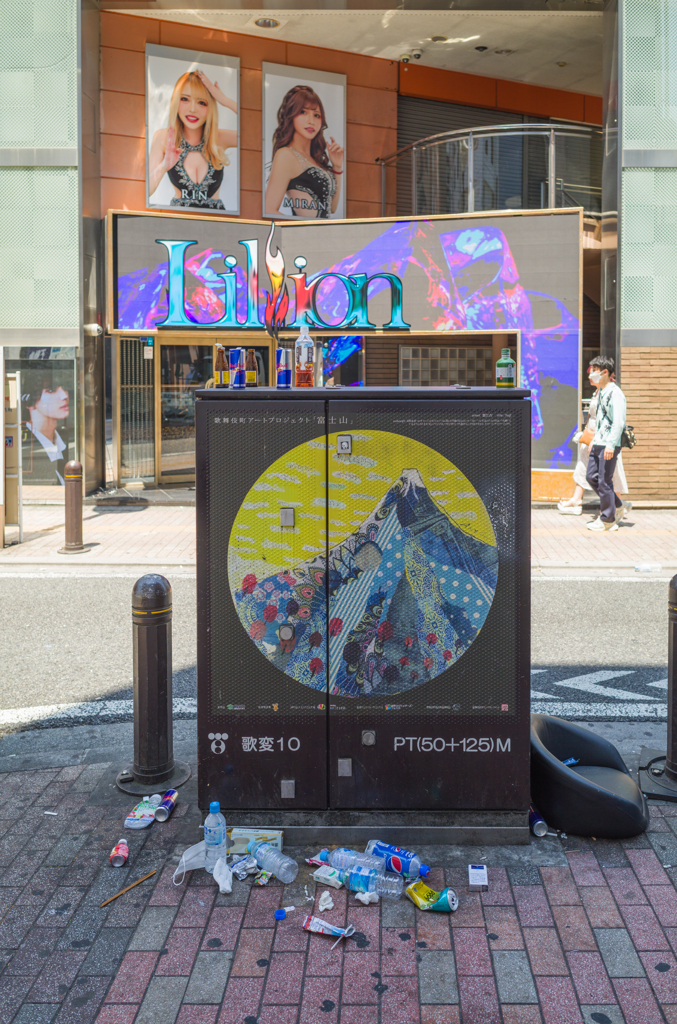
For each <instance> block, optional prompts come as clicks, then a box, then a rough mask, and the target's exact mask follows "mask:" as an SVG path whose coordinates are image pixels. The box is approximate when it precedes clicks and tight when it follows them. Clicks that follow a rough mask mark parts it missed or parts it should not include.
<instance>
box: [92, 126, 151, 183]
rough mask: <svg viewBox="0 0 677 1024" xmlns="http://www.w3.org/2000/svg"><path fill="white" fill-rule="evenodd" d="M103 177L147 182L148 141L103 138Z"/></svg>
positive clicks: (116, 136) (126, 138)
mask: <svg viewBox="0 0 677 1024" xmlns="http://www.w3.org/2000/svg"><path fill="white" fill-rule="evenodd" d="M101 177H102V178H133V179H135V180H137V181H139V180H140V181H145V180H146V140H145V139H134V138H129V137H127V136H124V135H102V136H101Z"/></svg>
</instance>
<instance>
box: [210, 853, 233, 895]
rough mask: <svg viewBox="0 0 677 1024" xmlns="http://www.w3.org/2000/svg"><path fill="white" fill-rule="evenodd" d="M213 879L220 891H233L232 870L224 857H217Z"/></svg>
mask: <svg viewBox="0 0 677 1024" xmlns="http://www.w3.org/2000/svg"><path fill="white" fill-rule="evenodd" d="M214 881H215V882H216V884H217V885H218V887H219V892H220V893H228V892H232V891H233V872H232V871H231V870H230V868H229V867H228V865H227V863H226V860H225V858H224V857H219V859H218V860H217V862H216V864H215V865H214Z"/></svg>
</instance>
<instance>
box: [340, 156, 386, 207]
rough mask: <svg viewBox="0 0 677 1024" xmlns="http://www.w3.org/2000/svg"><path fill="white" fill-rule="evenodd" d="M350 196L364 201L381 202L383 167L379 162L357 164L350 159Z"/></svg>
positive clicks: (347, 173) (347, 174)
mask: <svg viewBox="0 0 677 1024" xmlns="http://www.w3.org/2000/svg"><path fill="white" fill-rule="evenodd" d="M346 177H347V179H348V198H351V199H352V198H354V199H359V200H361V201H363V202H369V203H379V204H380V202H381V168H380V167H379V166H378V164H356V163H352V162H351V161H348V164H347V166H346Z"/></svg>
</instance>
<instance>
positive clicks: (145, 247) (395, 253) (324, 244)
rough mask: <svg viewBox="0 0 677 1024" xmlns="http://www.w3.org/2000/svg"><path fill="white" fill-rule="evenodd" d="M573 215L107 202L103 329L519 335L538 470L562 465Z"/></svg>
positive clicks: (570, 374) (577, 272)
mask: <svg viewBox="0 0 677 1024" xmlns="http://www.w3.org/2000/svg"><path fill="white" fill-rule="evenodd" d="M582 215H583V214H582V210H581V209H579V208H576V209H570V210H567V209H564V210H533V211H525V212H523V213H521V214H516V213H515V212H514V211H510V212H508V211H506V212H499V213H489V214H487V213H476V214H456V215H449V216H438V217H428V218H424V217H418V218H374V219H365V220H349V221H326V220H324V221H318V220H313V221H304V222H300V221H298V220H296V221H282V222H276V221H272V222H271V221H246V220H242V219H231V218H224V217H213V216H212V217H197V216H193V217H190V218H188V217H185V216H182V215H172V214H155V213H130V212H125V211H119V212H118V211H110V212H109V214H108V268H107V271H108V307H107V308H108V330H109V331H110V332H111V333H118V334H119V333H133V334H138V333H143V334H148V333H153V332H158V331H159V332H165V331H172V332H178V333H180V332H186V331H189V332H192V333H193V334H200V335H203V336H208V335H210V334H211V335H212V337H213V338H214V339H216V337H217V336H223V335H224V333H225V334H228V335H229V336H230V337H231V338H237V336H238V335H242V336H243V340H244V338H245V337H249V338H253V337H255V336H256V335H257V334H258V335H259V336H261V335H263V334H264V332H266V333H267V334H268V335H272V336H273V337H277V336H278V335H279V334H280V333H282V334H284V333H285V332H287V333H289V334H296V333H297V332H298V331H299V329H300V328H301V327H302V326H303V325H304V324H305V325H306V326H307V327H308V328H309V329H310V330H312V331H313V332H314V333H320V334H324V335H328V336H330V335H336V333H337V332H340V334H341V335H359V336H366V337H369V335H373V334H375V333H378V334H379V336H381V337H382V336H388V335H392V336H394V337H398V338H402V336H405V337H406V336H407V335H408V334H411V335H417V336H421V335H427V336H428V337H430V340H431V341H432V340H433V338H435V337H436V338H438V339H439V340H440V341H441V340H442V339H443V338H446V340H447V341H448V340H449V339H450V336H452V335H454V334H463V335H467V334H469V333H474V334H485V335H488V334H494V333H502V334H503V333H506V332H508V333H512V334H516V335H518V336H519V337H520V341H521V344H520V355H521V358H520V373H521V384H522V386H524V387H529V388H531V391H532V401H533V410H534V411H533V420H532V432H533V438H534V456H535V464H538V465H541V466H542V468H548V469H565V468H568V467H569V466H570V465H571V460H572V453H573V451H574V449H573V447H572V440H571V439H572V437H573V434H574V432H575V430H576V429H577V425H578V420H579V407H580V369H581V363H580V361H581V357H582V351H581V323H582V269H583V257H582V247H581V237H582ZM369 383H376V382H375V381H369Z"/></svg>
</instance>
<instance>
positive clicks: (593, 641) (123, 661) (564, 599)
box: [0, 566, 667, 725]
mask: <svg viewBox="0 0 677 1024" xmlns="http://www.w3.org/2000/svg"><path fill="white" fill-rule="evenodd" d="M138 575H140V573H134V572H133V571H131V570H125V571H122V570H112V571H109V570H108V569H107V568H106V567H105V566H100V567H95V566H92V568H91V570H85V569H79V570H77V571H74V572H68V571H67V570H63V571H61V570H54V571H45V572H41V571H36V570H29V569H28V568H26V569H19V568H17V569H12V570H5V569H4V567H3V568H2V569H1V570H0V608H2V609H3V613H4V614H3V620H4V628H3V629H2V630H1V631H0V665H1V666H2V670H1V671H0V723H1V722H2V713H3V712H5V715H4V721H5V723H6V724H10V725H11V724H12V714H11V713H10V712H11V709H28V708H33V707H44V706H51V705H56V704H77V703H83V702H92V701H93V702H101V701H103V702H109V710H108V711H107V716H108V720H121V719H124V718H127V717H128V716H129V710H130V709H129V706H128V705H122V704H117V703H115V702H121V701H125V702H128V701H130V700H131V698H132V689H131V684H132V628H131V611H130V608H131V589H132V585H133V583H134V580H135V579H137V578H138ZM165 575H167V577H168V578H169V580H170V582H171V584H172V588H173V607H174V618H173V664H174V696H175V698H185V699H187V704H186V706H187V707H188V710H187V712H186V713H187V714H191V713H193V712H192V711H191V710H190V706H191V705H192V700H194V698H195V684H196V672H195V620H196V602H195V577H194V575H193V574H192V573H190V572H187V571H183V572H181V571H178V572H173V571H171V570H167V571H166V573H165ZM532 666H533V674H532V703H533V707H534V710H539V711H549V712H550V713H553V714H561V715H563V716H564V717H568V718H575V719H579V720H582V721H586V720H590V719H594V718H597V719H600V720H603V719H606V720H624V719H629V720H634V721H663V720H665V714H666V709H665V701H666V694H667V689H666V685H665V683H664V682H661V681H664V680H666V677H667V581H666V580H664V579H656V578H655V577H644V578H642V577H638V578H630V579H627V578H623V577H621V576H620V574H619V575H618V578H609V573H608V572H607V573H606V574H605V576H604V577H600V578H590V576H589V575H588V577H587V578H584V577H583V576H581V577H573V578H571V577H567V578H534V580H533V587H532ZM654 683H657V684H658V685H656V686H654V685H652V684H654ZM110 702H112V703H110ZM89 711H91V708H90V709H89ZM89 711H88V710H87V709H86V708H83V709H80V710H78V709H77V708H76V709H74V711H73V712H69V713H68V714H69V715H71V716H72V717H71V720H82V721H87V720H89V718H90V713H89ZM25 717H26V716H25V715H24V719H25ZM43 717H45V718H46V719H47V718H49V716H48V715H45V716H43ZM20 719H21V715H19V716H18V718H17V722H18V721H19V720H20ZM50 720H51V719H50ZM45 724H46V723H45Z"/></svg>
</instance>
